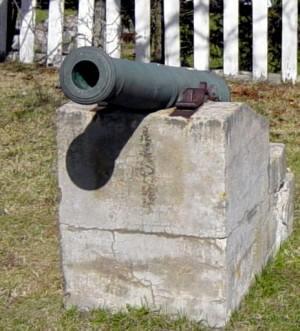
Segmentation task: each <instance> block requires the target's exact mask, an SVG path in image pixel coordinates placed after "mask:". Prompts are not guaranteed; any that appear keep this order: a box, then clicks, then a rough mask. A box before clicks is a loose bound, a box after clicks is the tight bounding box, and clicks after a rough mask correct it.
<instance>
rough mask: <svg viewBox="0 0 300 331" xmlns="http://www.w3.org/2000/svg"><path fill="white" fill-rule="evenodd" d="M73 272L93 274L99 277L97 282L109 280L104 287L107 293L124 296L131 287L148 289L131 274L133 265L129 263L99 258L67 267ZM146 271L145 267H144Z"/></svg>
mask: <svg viewBox="0 0 300 331" xmlns="http://www.w3.org/2000/svg"><path fill="white" fill-rule="evenodd" d="M68 267H69V268H71V269H73V270H74V272H75V271H76V272H79V273H83V274H88V273H94V274H97V275H98V277H99V281H100V282H103V280H104V279H105V280H109V284H108V285H106V286H105V289H106V291H107V292H108V293H111V294H114V295H117V296H124V295H125V294H127V293H128V292H129V291H130V289H131V288H132V287H135V288H136V287H140V288H146V289H148V286H147V285H145V284H144V283H143V282H142V281H141V280H139V279H137V278H136V277H135V276H134V274H133V265H132V264H131V263H130V262H121V261H117V260H116V259H115V258H109V257H104V256H99V257H97V258H96V259H95V260H93V261H87V262H79V263H73V264H70V265H68ZM144 268H145V269H146V268H147V266H146V265H144Z"/></svg>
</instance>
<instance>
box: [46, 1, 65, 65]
mask: <svg viewBox="0 0 300 331" xmlns="http://www.w3.org/2000/svg"><path fill="white" fill-rule="evenodd" d="M63 24H64V0H50V2H49V16H48V38H47V65H54V66H58V65H59V64H60V63H61V61H62V43H63Z"/></svg>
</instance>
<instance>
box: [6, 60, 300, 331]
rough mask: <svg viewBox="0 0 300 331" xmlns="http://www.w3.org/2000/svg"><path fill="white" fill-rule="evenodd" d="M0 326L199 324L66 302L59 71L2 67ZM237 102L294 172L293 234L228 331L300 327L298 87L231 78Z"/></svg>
mask: <svg viewBox="0 0 300 331" xmlns="http://www.w3.org/2000/svg"><path fill="white" fill-rule="evenodd" d="M0 74H1V77H5V79H2V80H1V81H0V167H1V171H0V189H1V190H0V192H1V193H0V231H1V237H0V330H22V331H23V330H149V331H150V330H151V331H152V330H160V331H162V330H165V331H166V330H198V331H199V330H203V327H201V326H200V325H199V324H197V323H192V322H190V321H188V320H187V319H186V318H184V317H181V316H177V317H176V319H172V318H170V317H167V316H163V315H161V314H160V313H159V312H153V311H149V310H148V309H147V308H142V309H133V308H130V307H128V309H127V311H124V312H120V313H117V314H112V313H109V312H107V311H104V310H95V311H92V312H90V313H80V312H78V311H77V310H76V309H75V308H74V309H70V310H65V309H64V308H63V288H62V275H61V272H60V261H59V246H58V233H57V226H56V219H57V196H58V192H57V182H56V149H55V145H56V143H55V109H56V108H57V107H58V106H59V105H60V104H62V103H63V102H64V101H65V99H64V97H63V95H62V93H61V91H60V90H59V89H58V88H57V73H56V72H55V70H49V69H44V68H41V67H35V66H21V65H18V64H1V65H0ZM231 88H232V91H233V99H234V100H242V101H247V102H248V103H249V104H250V105H251V106H252V107H253V108H254V109H256V110H257V111H258V112H260V113H262V114H263V115H265V116H266V117H268V118H269V119H270V125H271V137H272V140H273V141H280V142H284V143H286V144H287V155H288V164H289V166H290V167H291V168H292V170H293V171H294V173H295V174H296V179H297V189H296V205H295V207H296V211H295V216H296V220H295V231H294V233H293V235H292V237H291V239H290V240H289V241H288V242H287V243H286V244H284V246H283V247H282V249H281V250H280V252H279V254H278V256H277V257H276V258H275V259H274V261H272V262H270V263H269V265H268V266H267V268H266V269H265V271H264V272H263V274H262V275H261V276H259V277H257V282H256V283H255V285H253V287H252V289H251V291H250V292H249V294H248V295H247V297H246V298H245V300H244V301H243V303H242V305H241V308H240V310H239V311H238V312H236V313H234V315H233V317H232V319H231V321H230V323H229V324H228V326H227V328H226V330H239V331H240V330H245V331H246V330H247V331H248V330H278V331H279V330H280V331H284V330H289V331H293V330H299V329H300V226H299V219H300V217H299V216H300V214H299V206H300V205H299V203H300V190H299V184H300V182H299V178H300V112H299V109H300V104H299V100H300V86H295V87H293V86H288V85H287V86H271V85H268V84H241V83H231Z"/></svg>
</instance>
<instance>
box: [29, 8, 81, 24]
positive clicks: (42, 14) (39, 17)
mask: <svg viewBox="0 0 300 331" xmlns="http://www.w3.org/2000/svg"><path fill="white" fill-rule="evenodd" d="M76 13H77V12H76V10H74V9H70V8H67V9H65V10H64V16H65V17H66V16H73V15H76ZM35 14H36V18H35V20H36V23H37V24H39V23H43V22H45V21H46V20H47V19H48V10H47V9H40V8H37V9H36V12H35Z"/></svg>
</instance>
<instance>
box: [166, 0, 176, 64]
mask: <svg viewBox="0 0 300 331" xmlns="http://www.w3.org/2000/svg"><path fill="white" fill-rule="evenodd" d="M179 11H180V1H179V0H172V1H170V0H164V28H165V64H167V65H170V66H177V67H179V66H180V26H179Z"/></svg>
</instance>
